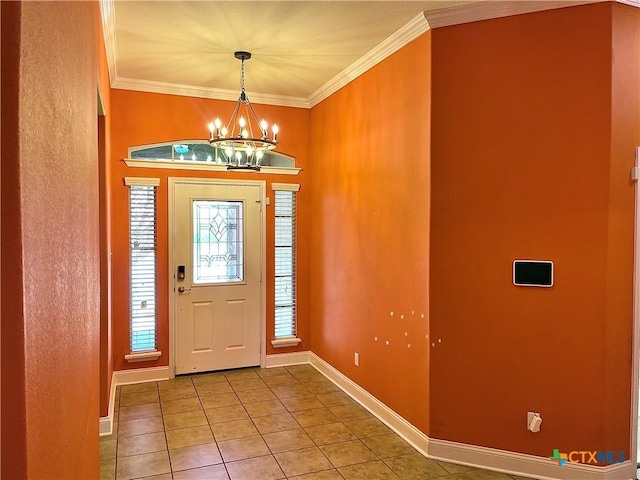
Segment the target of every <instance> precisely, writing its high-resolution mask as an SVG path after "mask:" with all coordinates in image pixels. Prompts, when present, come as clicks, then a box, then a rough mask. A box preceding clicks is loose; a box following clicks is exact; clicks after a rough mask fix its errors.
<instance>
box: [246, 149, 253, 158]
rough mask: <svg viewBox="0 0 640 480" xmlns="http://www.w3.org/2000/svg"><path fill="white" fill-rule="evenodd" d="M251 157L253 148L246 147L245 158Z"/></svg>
mask: <svg viewBox="0 0 640 480" xmlns="http://www.w3.org/2000/svg"><path fill="white" fill-rule="evenodd" d="M252 155H253V148H251V147H247V158H250V157H251V156H252Z"/></svg>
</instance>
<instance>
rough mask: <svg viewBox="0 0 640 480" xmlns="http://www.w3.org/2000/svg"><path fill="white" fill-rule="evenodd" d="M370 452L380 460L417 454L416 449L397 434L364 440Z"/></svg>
mask: <svg viewBox="0 0 640 480" xmlns="http://www.w3.org/2000/svg"><path fill="white" fill-rule="evenodd" d="M362 443H364V444H365V445H366V446H367V447H369V450H371V451H372V452H373V453H375V454H376V455H377V456H378V457H380V458H389V457H399V456H400V455H410V454H412V453H417V452H416V451H415V449H414V448H413V447H412V446H411V445H409V444H408V443H407V442H405V441H404V440H403V439H402V438H400V437H399V436H398V435H396V434H395V433H392V434H390V435H379V436H376V437H366V438H363V439H362Z"/></svg>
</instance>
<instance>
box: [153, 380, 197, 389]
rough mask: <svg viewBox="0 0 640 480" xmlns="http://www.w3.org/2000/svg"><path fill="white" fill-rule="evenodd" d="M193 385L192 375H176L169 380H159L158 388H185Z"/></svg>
mask: <svg viewBox="0 0 640 480" xmlns="http://www.w3.org/2000/svg"><path fill="white" fill-rule="evenodd" d="M189 386H193V382H192V381H191V377H175V378H170V379H169V380H162V381H160V382H158V390H160V391H162V390H170V389H172V388H184V387H189Z"/></svg>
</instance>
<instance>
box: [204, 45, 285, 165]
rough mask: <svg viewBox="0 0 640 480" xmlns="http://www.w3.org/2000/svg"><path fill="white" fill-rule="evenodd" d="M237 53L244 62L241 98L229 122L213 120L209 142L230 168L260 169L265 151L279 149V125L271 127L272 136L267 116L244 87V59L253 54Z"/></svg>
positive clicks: (242, 63)
mask: <svg viewBox="0 0 640 480" xmlns="http://www.w3.org/2000/svg"><path fill="white" fill-rule="evenodd" d="M234 55H235V57H236V58H237V59H238V60H240V61H241V67H240V68H241V76H240V97H238V101H237V102H236V106H235V108H234V109H233V112H232V113H231V118H229V121H228V122H227V123H226V124H225V125H223V123H222V122H221V121H220V118H216V119H215V120H214V121H213V122H211V123H209V143H210V144H211V146H213V147H215V148H217V149H219V150H220V151H221V152H222V153H223V155H222V158H224V159H225V160H226V163H227V169H248V170H256V171H258V170H260V162H262V158H263V157H264V155H265V153H266V152H267V151H269V150H273V149H275V148H276V145H277V143H278V125H277V124H275V123H274V124H273V125H272V126H271V132H272V137H271V138H269V124H268V123H267V121H266V120H265V119H264V118H263V119H262V120H259V119H258V115H257V114H256V112H255V110H254V109H253V106H252V105H251V102H249V97H247V93H246V92H245V88H244V62H245V60H249V59H250V58H251V53H249V52H235V54H234Z"/></svg>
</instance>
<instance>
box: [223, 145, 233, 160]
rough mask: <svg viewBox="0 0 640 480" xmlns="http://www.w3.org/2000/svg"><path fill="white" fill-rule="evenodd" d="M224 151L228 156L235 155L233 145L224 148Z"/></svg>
mask: <svg viewBox="0 0 640 480" xmlns="http://www.w3.org/2000/svg"><path fill="white" fill-rule="evenodd" d="M224 153H225V155H226V156H227V157H228V158H231V155H233V148H231V147H227V148H225V149H224Z"/></svg>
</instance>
